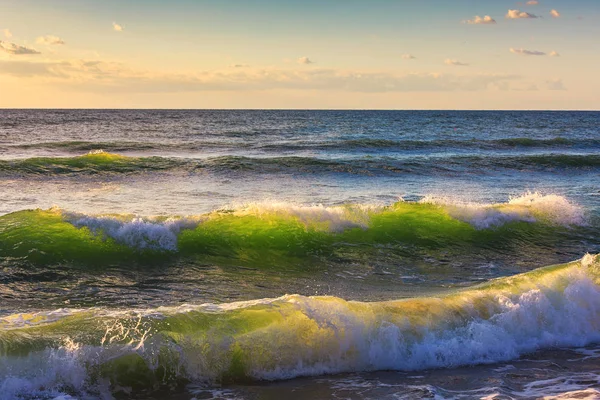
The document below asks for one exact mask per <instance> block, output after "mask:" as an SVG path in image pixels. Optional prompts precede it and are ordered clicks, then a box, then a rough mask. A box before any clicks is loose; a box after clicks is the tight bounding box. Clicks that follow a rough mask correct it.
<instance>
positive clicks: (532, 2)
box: [525, 0, 540, 6]
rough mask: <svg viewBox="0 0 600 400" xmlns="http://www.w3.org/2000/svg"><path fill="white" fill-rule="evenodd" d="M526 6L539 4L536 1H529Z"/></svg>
mask: <svg viewBox="0 0 600 400" xmlns="http://www.w3.org/2000/svg"><path fill="white" fill-rule="evenodd" d="M525 4H527V5H528V6H537V5H538V4H540V2H539V1H538V0H529V1H528V2H527V3H525Z"/></svg>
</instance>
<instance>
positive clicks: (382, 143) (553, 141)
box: [7, 137, 600, 152]
mask: <svg viewBox="0 0 600 400" xmlns="http://www.w3.org/2000/svg"><path fill="white" fill-rule="evenodd" d="M240 146H242V147H244V148H252V149H260V150H265V151H269V152H280V151H294V150H342V151H343V150H355V149H357V150H365V149H387V150H400V151H411V150H436V149H443V150H447V149H449V148H450V149H480V150H505V149H514V148H531V149H533V148H542V149H548V148H556V149H564V148H575V149H584V148H587V149H589V148H598V147H600V140H598V139H572V138H564V137H554V138H530V137H511V138H504V139H489V140H481V139H474V138H473V139H463V140H457V139H434V140H414V139H373V138H358V139H345V140H337V141H315V140H311V141H302V140H295V141H289V142H279V143H268V144H265V143H264V141H260V142H256V143H253V142H245V143H231V142H227V141H206V140H203V141H189V142H185V143H175V142H151V141H146V142H135V141H107V142H93V141H76V140H72V141H57V142H36V143H24V144H18V145H12V146H7V148H9V149H34V150H35V149H49V150H63V151H67V152H81V151H93V150H99V149H103V150H107V151H148V150H158V151H161V150H170V151H177V150H180V151H183V152H189V151H199V150H202V149H206V148H215V147H218V148H224V149H226V148H232V147H233V148H238V147H240Z"/></svg>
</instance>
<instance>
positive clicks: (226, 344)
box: [0, 109, 600, 400]
mask: <svg viewBox="0 0 600 400" xmlns="http://www.w3.org/2000/svg"><path fill="white" fill-rule="evenodd" d="M597 253H600V112H562V111H552V112H551V111H548V112H541V111H334V110H332V111H326V110H320V111H314V110H62V109H61V110H8V109H4V110H0V399H23V400H25V399H27V400H33V399H35V400H51V399H53V400H74V399H80V400H88V399H103V400H105V399H176V400H192V399H196V400H201V399H250V400H271V399H272V400H276V399H286V400H300V399H351V400H355V399H356V400H363V399H377V400H379V399H384V400H385V399H395V400H399V399H488V400H491V399H497V400H506V399H600V256H597V255H596V254H597Z"/></svg>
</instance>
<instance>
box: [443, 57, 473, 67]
mask: <svg viewBox="0 0 600 400" xmlns="http://www.w3.org/2000/svg"><path fill="white" fill-rule="evenodd" d="M444 64H446V65H453V66H456V67H466V66H468V65H469V64H467V63H463V62H460V61H458V60H452V59H450V58H448V59H446V60H445V61H444Z"/></svg>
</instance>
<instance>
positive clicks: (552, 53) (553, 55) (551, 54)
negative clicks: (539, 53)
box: [548, 50, 560, 57]
mask: <svg viewBox="0 0 600 400" xmlns="http://www.w3.org/2000/svg"><path fill="white" fill-rule="evenodd" d="M548 55H549V56H550V57H560V54H558V52H556V51H554V50H552V51H551V52H550V54H548Z"/></svg>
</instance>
